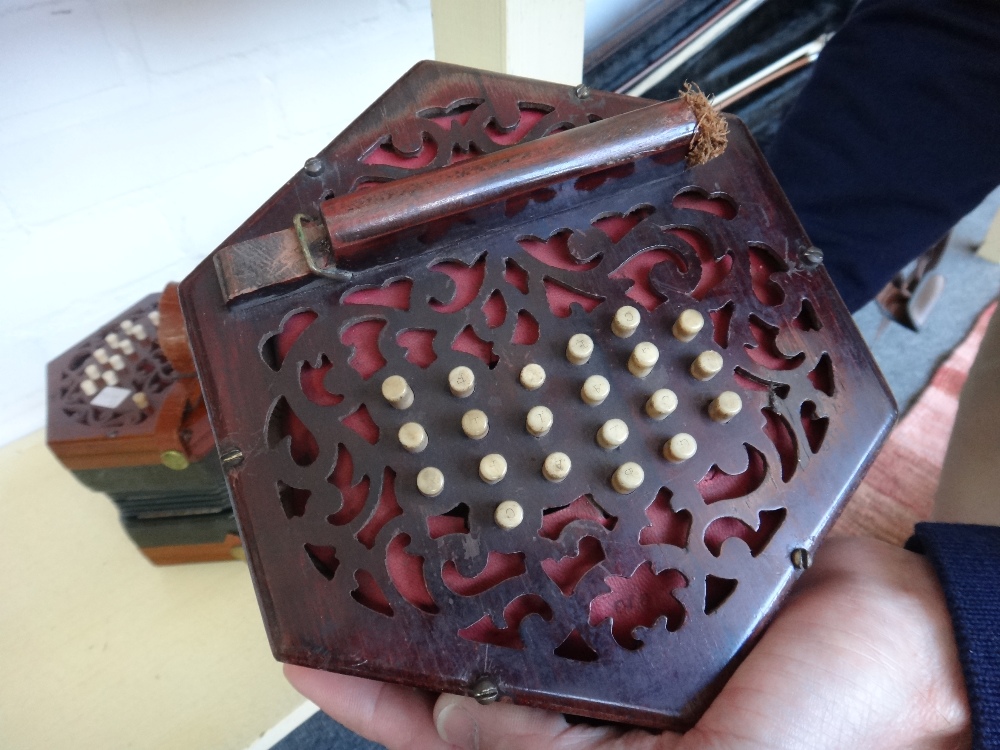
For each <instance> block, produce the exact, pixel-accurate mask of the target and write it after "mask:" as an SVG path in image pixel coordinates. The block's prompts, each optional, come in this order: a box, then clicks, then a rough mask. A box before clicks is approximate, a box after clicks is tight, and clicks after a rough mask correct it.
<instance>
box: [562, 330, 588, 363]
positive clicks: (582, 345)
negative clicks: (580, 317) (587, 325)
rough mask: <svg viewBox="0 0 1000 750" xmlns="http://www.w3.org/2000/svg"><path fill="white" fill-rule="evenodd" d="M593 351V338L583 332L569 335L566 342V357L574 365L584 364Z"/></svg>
mask: <svg viewBox="0 0 1000 750" xmlns="http://www.w3.org/2000/svg"><path fill="white" fill-rule="evenodd" d="M593 353H594V340H593V339H592V338H590V336H588V335H587V334H585V333H577V334H575V335H573V336H570V339H569V343H568V344H566V359H568V360H569V361H570V362H571V363H572V364H574V365H585V364H587V362H589V361H590V357H591V355H592V354H593Z"/></svg>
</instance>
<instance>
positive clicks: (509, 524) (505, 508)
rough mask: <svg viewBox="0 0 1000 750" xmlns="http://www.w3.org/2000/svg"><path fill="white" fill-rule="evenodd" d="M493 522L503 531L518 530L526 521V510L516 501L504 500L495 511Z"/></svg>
mask: <svg viewBox="0 0 1000 750" xmlns="http://www.w3.org/2000/svg"><path fill="white" fill-rule="evenodd" d="M493 520H494V521H496V524H497V526H499V527H500V528H501V529H507V530H508V531H509V530H510V529H516V528H517V527H518V526H520V525H521V521H523V520H524V508H522V507H521V504H520V503H519V502H517V501H516V500H504V501H503V502H502V503H500V504H499V505H498V506H497V509H496V510H495V511H493Z"/></svg>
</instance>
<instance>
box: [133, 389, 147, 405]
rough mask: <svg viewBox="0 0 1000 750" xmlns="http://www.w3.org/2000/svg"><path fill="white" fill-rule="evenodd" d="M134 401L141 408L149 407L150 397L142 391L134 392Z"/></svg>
mask: <svg viewBox="0 0 1000 750" xmlns="http://www.w3.org/2000/svg"><path fill="white" fill-rule="evenodd" d="M132 402H133V403H134V404H135V405H136V406H138V407H139V408H140V409H147V408H149V398H148V397H147V396H146V394H145V393H143V392H142V391H139V392H138V393H133V394H132Z"/></svg>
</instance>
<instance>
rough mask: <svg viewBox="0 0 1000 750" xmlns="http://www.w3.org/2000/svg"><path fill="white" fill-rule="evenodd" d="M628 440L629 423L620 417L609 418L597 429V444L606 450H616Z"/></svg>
mask: <svg viewBox="0 0 1000 750" xmlns="http://www.w3.org/2000/svg"><path fill="white" fill-rule="evenodd" d="M626 440H628V425H627V424H625V422H623V421H622V420H620V419H609V420H608V421H607V422H605V423H604V424H602V425H601V428H600V429H599V430H598V431H597V444H598V445H599V446H601V447H602V448H604V449H605V450H609V451H610V450H614V449H615V448H617V447H618V446H620V445H621V444H622V443H624V442H625V441H626Z"/></svg>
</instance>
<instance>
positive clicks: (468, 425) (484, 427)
mask: <svg viewBox="0 0 1000 750" xmlns="http://www.w3.org/2000/svg"><path fill="white" fill-rule="evenodd" d="M489 431H490V420H489V419H488V418H487V417H486V412H483V411H480V410H479V409H469V411H467V412H465V414H463V415H462V432H464V433H465V434H466V435H467V436H468V437H470V438H472V439H473V440H481V439H482V438H484V437H486V434H487V433H488V432H489Z"/></svg>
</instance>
